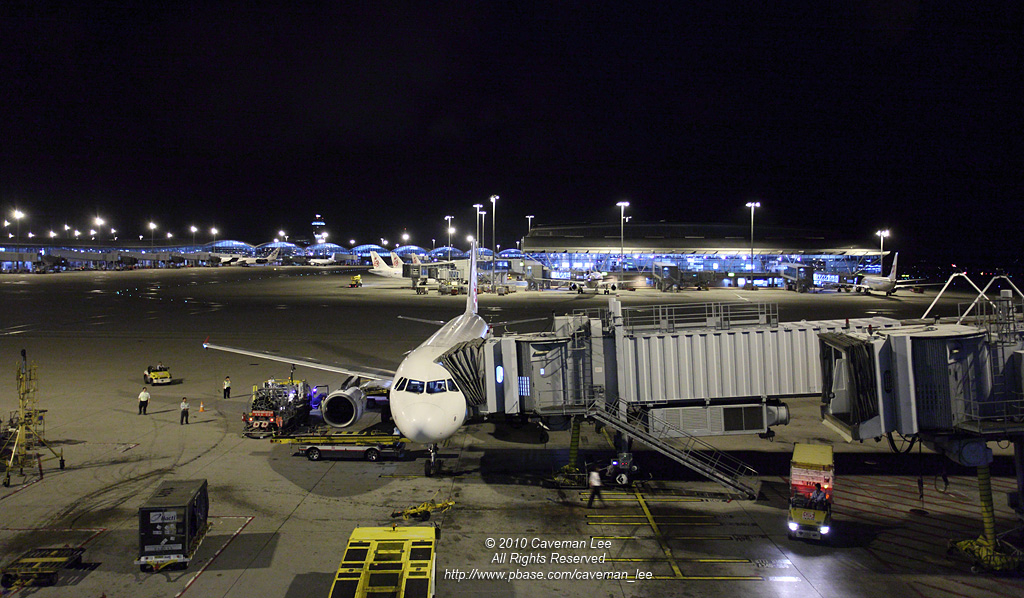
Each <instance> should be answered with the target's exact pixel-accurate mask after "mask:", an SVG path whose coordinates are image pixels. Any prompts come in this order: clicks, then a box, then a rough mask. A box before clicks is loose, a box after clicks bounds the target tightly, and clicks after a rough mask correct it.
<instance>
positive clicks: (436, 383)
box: [427, 380, 445, 394]
mask: <svg viewBox="0 0 1024 598" xmlns="http://www.w3.org/2000/svg"><path fill="white" fill-rule="evenodd" d="M444 391H445V388H444V380H431V381H430V382H427V392H428V393H429V394H435V393H439V392H444Z"/></svg>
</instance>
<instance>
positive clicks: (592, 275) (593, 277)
mask: <svg viewBox="0 0 1024 598" xmlns="http://www.w3.org/2000/svg"><path fill="white" fill-rule="evenodd" d="M535 280H536V279H535ZM540 280H543V281H544V282H550V283H555V284H556V285H558V286H559V287H568V288H569V290H570V291H576V292H577V293H579V294H581V295H582V294H583V293H585V292H587V291H594V293H595V294H596V293H600V292H602V291H603V292H604V294H605V295H609V294H611V291H617V290H620V289H624V288H626V285H625V284H623V283H622V282H621V281H620V280H619V279H618V277H617V276H612V275H611V274H608V273H606V272H600V271H597V270H594V271H592V272H587V273H586V274H584V276H583V278H582V279H579V280H569V279H564V278H542V279H540Z"/></svg>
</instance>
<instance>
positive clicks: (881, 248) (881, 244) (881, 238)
mask: <svg viewBox="0 0 1024 598" xmlns="http://www.w3.org/2000/svg"><path fill="white" fill-rule="evenodd" d="M875 234H876V235H878V273H879V274H881V275H882V276H885V268H883V267H882V260H884V259H885V238H886V237H888V236H889V229H885V230H880V231H876V232H875Z"/></svg>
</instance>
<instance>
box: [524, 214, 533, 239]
mask: <svg viewBox="0 0 1024 598" xmlns="http://www.w3.org/2000/svg"><path fill="white" fill-rule="evenodd" d="M534 218H535V216H533V215H532V214H531V215H530V216H527V217H526V234H530V231H531V230H533V219H534Z"/></svg>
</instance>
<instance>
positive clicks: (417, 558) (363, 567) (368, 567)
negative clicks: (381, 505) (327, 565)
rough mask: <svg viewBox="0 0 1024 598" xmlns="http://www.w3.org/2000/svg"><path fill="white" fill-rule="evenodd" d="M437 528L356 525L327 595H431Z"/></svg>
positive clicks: (348, 597) (425, 597)
mask: <svg viewBox="0 0 1024 598" xmlns="http://www.w3.org/2000/svg"><path fill="white" fill-rule="evenodd" d="M437 533H438V532H437V528H434V527H402V526H392V527H357V528H355V529H354V530H352V535H351V536H350V537H349V539H348V545H347V546H346V547H345V554H344V556H343V557H342V561H341V564H339V565H338V571H337V573H335V574H334V582H333V583H332V584H331V591H330V592H329V593H328V596H330V597H331V598H361V597H365V596H396V597H397V596H401V597H405V598H412V597H416V598H433V596H434V589H435V588H434V579H435V577H436V574H437V554H436V543H437Z"/></svg>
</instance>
